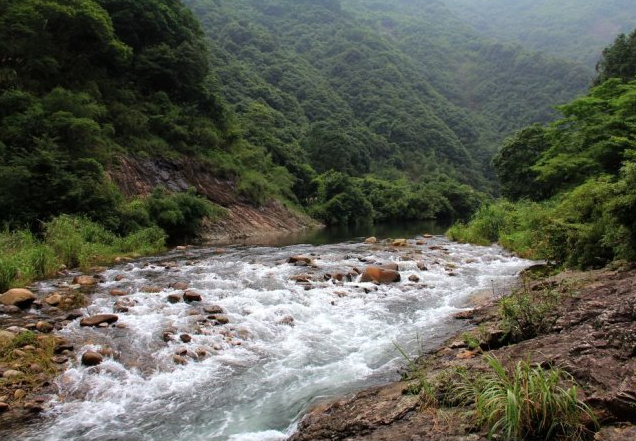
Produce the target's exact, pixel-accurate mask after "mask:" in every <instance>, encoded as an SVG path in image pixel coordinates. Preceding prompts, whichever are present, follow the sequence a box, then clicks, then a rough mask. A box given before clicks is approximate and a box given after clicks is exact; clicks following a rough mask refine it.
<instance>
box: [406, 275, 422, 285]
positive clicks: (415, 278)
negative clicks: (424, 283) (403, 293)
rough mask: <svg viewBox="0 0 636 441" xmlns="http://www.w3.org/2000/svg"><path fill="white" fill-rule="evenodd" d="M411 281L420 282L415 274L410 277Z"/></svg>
mask: <svg viewBox="0 0 636 441" xmlns="http://www.w3.org/2000/svg"><path fill="white" fill-rule="evenodd" d="M409 281H411V282H415V283H417V282H419V281H420V278H419V277H417V276H416V275H415V274H413V275H410V276H409Z"/></svg>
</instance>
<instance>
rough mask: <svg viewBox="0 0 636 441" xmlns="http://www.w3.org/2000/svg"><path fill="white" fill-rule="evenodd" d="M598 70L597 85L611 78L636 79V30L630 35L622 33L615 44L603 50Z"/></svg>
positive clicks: (626, 80)
mask: <svg viewBox="0 0 636 441" xmlns="http://www.w3.org/2000/svg"><path fill="white" fill-rule="evenodd" d="M596 70H597V71H598V77H597V78H596V80H595V81H594V83H595V84H596V85H599V84H602V83H603V82H605V81H607V80H608V79H610V78H620V79H621V80H623V81H625V82H628V81H633V80H634V79H636V30H635V31H633V32H632V33H631V34H629V36H627V35H625V34H620V35H619V36H618V37H617V38H616V40H615V41H614V44H613V45H611V46H609V47H608V48H606V49H605V50H604V51H603V56H602V57H601V59H600V60H599V62H598V64H597V65H596Z"/></svg>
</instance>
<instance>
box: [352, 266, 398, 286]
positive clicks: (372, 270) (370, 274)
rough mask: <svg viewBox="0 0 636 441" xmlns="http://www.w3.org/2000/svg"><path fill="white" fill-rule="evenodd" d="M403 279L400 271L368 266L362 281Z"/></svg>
mask: <svg viewBox="0 0 636 441" xmlns="http://www.w3.org/2000/svg"><path fill="white" fill-rule="evenodd" d="M400 280H401V277H400V273H399V272H397V271H394V270H390V269H384V268H379V267H376V266H370V267H367V268H366V269H365V270H364V272H363V273H362V276H361V278H360V282H362V283H364V282H377V283H393V282H399V281H400Z"/></svg>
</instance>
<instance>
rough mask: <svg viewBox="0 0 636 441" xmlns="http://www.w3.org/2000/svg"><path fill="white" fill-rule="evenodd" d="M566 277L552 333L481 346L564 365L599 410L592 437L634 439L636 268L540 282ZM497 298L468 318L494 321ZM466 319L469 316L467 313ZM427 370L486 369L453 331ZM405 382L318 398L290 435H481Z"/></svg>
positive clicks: (464, 413) (455, 438) (428, 359)
mask: <svg viewBox="0 0 636 441" xmlns="http://www.w3.org/2000/svg"><path fill="white" fill-rule="evenodd" d="M562 282H566V283H568V284H569V286H570V287H571V288H573V290H574V291H573V292H574V293H575V295H574V296H571V297H567V298H564V300H563V302H562V304H561V306H560V307H559V311H558V314H559V317H560V318H559V319H558V321H557V322H556V325H555V326H554V327H553V328H552V330H551V332H549V333H547V334H545V335H540V336H538V337H535V338H533V339H530V340H526V341H523V342H521V343H518V344H514V345H510V346H505V347H502V348H499V349H496V350H492V351H487V352H486V353H489V354H492V355H495V356H496V357H497V358H499V359H500V360H502V361H504V362H507V363H509V362H513V361H516V360H523V359H526V358H527V357H529V359H530V361H531V362H532V363H540V364H542V365H543V364H546V365H547V364H551V365H556V366H559V367H562V368H563V369H565V370H566V371H567V372H569V373H570V374H572V376H573V377H574V378H575V379H576V381H577V382H578V383H579V384H580V386H581V387H582V391H583V394H584V399H585V402H586V403H587V404H588V405H590V406H591V407H592V408H593V409H594V410H595V411H596V413H597V416H598V417H599V420H600V422H601V425H602V428H601V430H600V431H599V432H598V433H596V434H595V435H594V439H595V440H597V441H622V440H624V441H628V440H629V441H633V440H634V439H636V428H635V427H634V426H632V425H631V424H633V423H635V422H636V407H635V405H636V378H635V369H636V357H635V356H636V321H635V320H636V269H635V268H634V267H631V268H629V269H623V270H618V271H610V270H602V271H593V272H566V273H562V274H560V275H558V276H555V277H552V278H549V279H546V280H545V281H543V283H550V284H554V285H555V286H556V284H559V283H562ZM497 311H498V308H497V304H496V301H495V300H491V302H490V304H488V305H484V306H482V307H478V308H477V309H476V310H474V312H473V313H472V314H468V315H467V316H469V317H471V318H470V319H471V320H472V322H473V324H475V325H479V326H480V328H481V329H490V330H496V329H498V328H499V320H498V314H497ZM464 318H466V317H464ZM420 363H421V364H422V365H423V366H424V365H425V366H426V372H427V375H428V376H429V378H430V376H435V375H436V374H438V373H441V372H443V371H445V370H447V369H452V368H455V367H465V368H467V369H469V370H470V369H473V370H481V369H484V367H485V363H484V360H483V357H482V355H481V353H479V352H475V351H469V350H468V349H467V348H466V346H465V344H463V341H462V337H461V336H459V335H458V336H456V337H455V338H453V339H450V340H449V341H448V342H447V344H445V345H444V346H443V347H441V348H439V349H438V350H436V351H434V352H433V353H430V354H428V355H426V356H424V357H422V359H421V360H420ZM409 385H410V383H409V382H399V383H394V384H390V385H387V386H384V387H380V388H374V389H370V390H365V391H362V392H360V393H358V394H356V395H354V396H350V397H345V398H342V399H340V400H338V401H336V402H333V403H329V404H324V405H319V406H317V407H316V408H315V409H314V410H313V411H311V412H310V413H309V414H308V415H307V416H306V417H305V418H304V419H303V420H302V421H301V423H300V424H299V428H298V431H297V433H296V434H295V435H293V436H292V437H291V438H290V441H310V440H311V441H318V440H347V441H353V440H356V441H358V440H373V441H380V440H386V441H389V440H391V441H406V440H440V441H442V440H444V441H451V440H452V441H477V440H486V439H487V438H486V435H485V432H484V431H483V430H480V428H477V427H475V426H474V424H473V423H471V422H470V419H469V418H468V410H469V409H463V408H445V409H435V408H427V407H425V406H422V402H421V400H420V397H419V396H417V395H409V394H408V393H407V389H408V387H409Z"/></svg>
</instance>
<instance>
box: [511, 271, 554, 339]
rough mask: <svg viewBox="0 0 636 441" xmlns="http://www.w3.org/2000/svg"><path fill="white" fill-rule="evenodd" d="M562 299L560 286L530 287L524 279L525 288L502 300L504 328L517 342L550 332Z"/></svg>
mask: <svg viewBox="0 0 636 441" xmlns="http://www.w3.org/2000/svg"><path fill="white" fill-rule="evenodd" d="M561 299H562V294H561V293H560V292H559V290H558V289H554V288H553V287H550V286H544V287H543V288H541V289H538V290H531V289H530V288H528V286H527V285H526V283H525V281H524V285H523V287H521V288H519V289H517V290H514V291H513V292H512V294H511V295H510V296H508V297H505V298H503V299H502V300H501V301H500V303H499V308H500V309H499V314H500V316H501V318H502V321H503V326H504V329H505V330H506V331H507V332H508V333H509V334H510V336H511V337H512V339H513V340H515V341H522V340H527V339H530V338H534V337H536V336H537V335H540V334H544V333H547V332H549V331H550V330H551V329H552V328H553V327H554V325H555V324H556V321H557V320H558V319H559V314H558V307H559V305H560V303H561Z"/></svg>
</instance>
